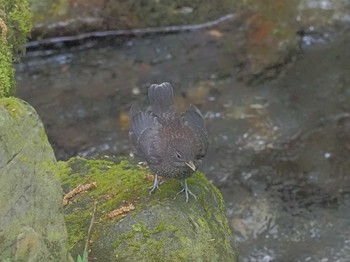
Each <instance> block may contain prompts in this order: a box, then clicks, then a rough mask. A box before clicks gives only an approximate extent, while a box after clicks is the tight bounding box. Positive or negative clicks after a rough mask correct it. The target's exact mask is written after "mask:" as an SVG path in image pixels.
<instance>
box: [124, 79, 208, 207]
mask: <svg viewBox="0 0 350 262" xmlns="http://www.w3.org/2000/svg"><path fill="white" fill-rule="evenodd" d="M148 99H149V102H150V109H149V110H146V111H145V112H143V111H141V110H138V109H136V107H135V106H132V107H131V109H130V130H129V137H130V140H131V142H132V144H133V146H134V147H135V149H136V153H137V154H138V155H139V156H140V157H141V158H143V159H144V160H146V162H147V163H148V166H149V167H150V169H151V170H152V171H153V173H154V176H155V178H154V183H153V186H152V187H151V191H150V193H152V192H154V191H155V190H156V189H157V188H159V182H158V176H162V177H165V178H176V179H184V180H185V181H184V183H183V189H182V190H181V191H180V192H179V193H181V192H185V194H186V202H187V201H188V194H190V195H192V196H193V197H194V198H196V196H195V195H194V194H193V193H192V192H191V191H190V190H189V188H188V186H187V181H186V178H188V177H190V176H191V175H192V174H193V173H194V172H195V171H196V170H197V168H198V166H199V165H200V162H201V159H202V158H203V157H204V156H205V154H206V152H207V147H208V134H207V129H206V126H205V122H204V119H203V116H202V114H201V112H200V111H199V109H198V108H197V107H195V106H194V105H191V106H190V109H189V110H187V111H186V112H185V113H183V114H182V115H178V114H177V113H176V112H175V107H174V102H173V88H172V86H171V85H170V84H169V83H162V84H160V85H151V86H150V88H149V89H148ZM179 193H178V194H179Z"/></svg>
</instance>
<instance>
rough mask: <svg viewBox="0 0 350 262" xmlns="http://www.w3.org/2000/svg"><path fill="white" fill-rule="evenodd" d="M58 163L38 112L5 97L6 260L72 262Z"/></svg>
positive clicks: (0, 213)
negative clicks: (56, 173) (55, 173)
mask: <svg viewBox="0 0 350 262" xmlns="http://www.w3.org/2000/svg"><path fill="white" fill-rule="evenodd" d="M55 161H56V160H55V156H54V153H53V150H52V148H51V146H50V144H49V142H48V140H47V137H46V134H45V130H44V127H43V125H42V123H41V121H40V119H39V118H38V115H37V114H36V112H35V110H34V109H33V108H32V107H31V106H29V105H28V104H27V103H25V102H24V101H21V100H19V99H15V98H2V99H0V185H1V191H0V260H4V259H6V258H9V259H10V260H11V261H69V257H70V256H69V253H68V250H67V247H66V243H67V232H66V228H65V223H64V218H63V215H62V213H61V211H62V210H61V196H62V194H61V188H60V186H59V183H58V182H57V180H56V179H55V178H54V177H53V174H52V172H49V171H48V170H47V167H48V166H51V165H53V164H54V163H55Z"/></svg>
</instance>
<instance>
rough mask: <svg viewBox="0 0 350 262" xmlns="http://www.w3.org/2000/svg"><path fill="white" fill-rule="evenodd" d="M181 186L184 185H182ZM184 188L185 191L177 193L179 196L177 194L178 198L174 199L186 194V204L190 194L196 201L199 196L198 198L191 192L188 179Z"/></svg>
mask: <svg viewBox="0 0 350 262" xmlns="http://www.w3.org/2000/svg"><path fill="white" fill-rule="evenodd" d="M181 184H182V183H181ZM182 186H183V189H181V190H180V191H179V192H177V194H176V196H175V197H174V199H176V197H177V196H178V195H179V194H181V193H182V192H185V196H186V203H187V202H188V194H190V195H191V196H193V197H194V199H196V200H197V196H196V195H195V194H193V193H192V192H191V190H190V189H189V188H188V186H187V181H186V179H185V182H184V183H183V184H182Z"/></svg>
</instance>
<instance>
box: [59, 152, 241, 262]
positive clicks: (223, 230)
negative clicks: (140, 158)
mask: <svg viewBox="0 0 350 262" xmlns="http://www.w3.org/2000/svg"><path fill="white" fill-rule="evenodd" d="M58 166H59V172H58V173H57V175H58V177H59V178H60V179H61V182H62V186H63V189H64V191H65V192H66V193H67V192H69V191H71V190H72V189H74V188H75V187H77V186H78V185H84V184H90V183H93V182H96V188H93V189H91V190H89V191H88V192H84V193H81V194H77V195H75V196H74V197H73V198H72V199H71V201H70V203H69V204H68V205H67V206H66V207H65V218H66V223H67V230H68V236H69V243H70V247H71V248H72V254H73V256H74V257H75V256H76V255H77V254H81V253H82V251H83V247H84V243H85V241H86V234H87V233H86V232H87V231H88V227H89V223H90V218H91V212H92V210H93V207H94V203H95V202H97V209H96V210H97V211H96V214H95V216H96V221H99V222H98V223H95V224H94V226H93V232H92V236H91V244H90V248H91V254H90V255H91V256H92V257H95V258H97V259H98V260H99V261H237V253H236V250H235V247H234V244H233V239H232V234H231V231H230V228H229V226H228V223H227V219H226V216H225V207H224V203H223V199H222V196H221V194H220V192H219V191H218V190H217V189H216V188H215V187H214V186H213V185H212V184H211V183H210V182H209V181H208V180H207V179H206V178H205V176H204V175H203V174H201V173H199V172H197V173H195V174H194V175H193V176H192V177H191V178H190V179H188V183H190V184H191V189H192V190H193V192H194V193H195V194H196V195H197V198H198V200H197V201H196V200H195V199H194V198H191V199H190V201H189V202H188V203H186V202H185V199H184V196H183V195H178V196H177V198H176V199H174V196H175V195H176V192H177V191H178V190H179V189H180V186H179V181H178V180H171V179H170V180H167V181H165V182H164V184H163V185H162V187H161V190H157V191H156V192H155V193H154V194H152V195H149V194H148V189H147V187H148V186H150V184H151V182H150V181H148V180H147V175H146V174H147V173H148V170H147V169H145V168H141V167H135V165H133V164H130V163H129V162H128V161H127V160H121V161H120V162H119V163H115V162H112V161H107V160H87V159H84V158H72V159H70V160H69V161H68V162H59V164H58ZM130 205H132V206H133V207H134V208H132V209H131V210H129V211H127V212H124V213H123V212H122V213H120V215H119V216H117V217H112V218H111V217H109V216H108V214H109V213H110V212H112V211H113V210H116V209H121V208H122V207H125V206H130Z"/></svg>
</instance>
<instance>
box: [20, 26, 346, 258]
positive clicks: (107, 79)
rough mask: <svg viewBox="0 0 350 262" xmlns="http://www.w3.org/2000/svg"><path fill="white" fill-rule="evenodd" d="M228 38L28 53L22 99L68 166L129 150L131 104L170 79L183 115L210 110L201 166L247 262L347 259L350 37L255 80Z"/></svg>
mask: <svg viewBox="0 0 350 262" xmlns="http://www.w3.org/2000/svg"><path fill="white" fill-rule="evenodd" d="M220 32H221V31H220V30H217V31H210V30H200V31H194V32H187V33H185V32H184V33H180V34H168V35H162V36H159V35H157V36H147V37H146V36H145V37H139V38H123V39H109V40H108V41H107V40H106V41H100V42H97V41H92V42H86V43H84V44H83V45H80V46H76V47H69V48H62V49H55V50H41V51H40V50H38V51H33V52H29V53H28V54H27V56H26V57H24V58H23V59H22V62H21V63H20V64H17V66H16V69H17V81H18V89H17V94H18V96H19V97H21V98H23V99H25V100H26V101H28V102H29V103H30V104H31V105H33V106H34V107H35V108H36V110H37V111H38V113H39V115H40V116H41V118H42V120H43V122H44V124H45V127H46V130H47V133H48V136H49V140H50V142H51V143H52V145H53V147H54V149H55V153H56V156H57V158H58V159H62V160H65V159H68V158H69V157H71V156H74V155H81V156H85V157H98V156H101V155H109V156H112V155H127V154H128V153H129V151H130V144H129V142H128V138H127V125H128V124H127V114H128V109H129V107H130V105H131V104H133V103H135V102H136V101H138V102H140V103H143V102H144V101H145V98H146V92H147V88H148V86H149V85H150V84H152V83H160V82H163V81H169V82H171V83H172V84H173V86H174V89H175V102H176V105H177V107H178V109H179V110H184V109H185V108H186V107H187V106H188V105H189V104H190V103H193V104H196V105H197V106H198V107H199V108H200V109H201V110H202V112H203V113H204V115H205V118H206V121H207V126H208V129H209V134H210V147H209V151H208V154H207V157H206V159H205V163H204V165H203V167H202V170H203V171H204V172H205V174H206V175H207V177H208V178H209V179H210V180H211V181H212V182H213V183H214V184H215V185H216V186H218V187H219V189H220V190H221V192H222V194H223V196H224V199H225V202H226V206H227V215H228V218H229V222H230V225H231V226H232V229H233V230H234V233H235V238H236V239H235V240H236V242H237V245H238V248H239V252H240V255H241V260H242V261H350V230H348V229H349V228H350V219H349V217H350V176H349V168H350V158H349V156H350V132H349V131H350V74H349V72H350V53H349V48H348V47H349V43H350V34H349V33H347V34H346V35H344V36H343V37H338V39H337V40H332V41H326V42H324V43H322V44H319V45H316V46H313V47H311V48H308V49H304V51H303V52H301V53H300V54H299V55H296V56H294V57H293V59H292V62H289V63H288V65H283V70H281V72H280V73H279V75H278V76H277V75H276V76H274V77H273V80H270V81H260V82H259V83H258V84H255V85H248V84H245V83H246V82H243V81H239V80H238V77H237V76H238V75H239V73H240V65H239V64H238V63H237V61H235V59H234V58H233V57H232V56H230V55H229V53H228V51H227V48H225V37H226V36H225V35H228V34H227V32H225V30H223V35H220V34H219V33H220ZM221 33H222V32H221ZM305 39H306V38H305ZM307 39H310V38H307ZM308 41H309V40H308Z"/></svg>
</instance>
